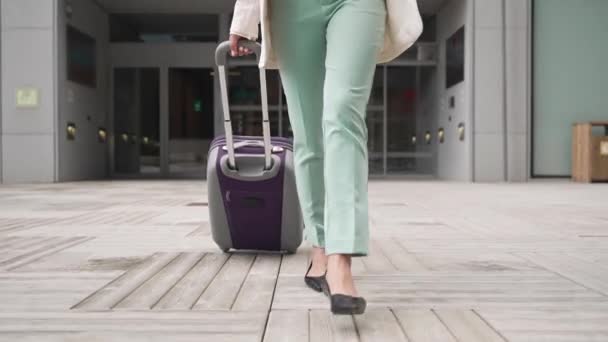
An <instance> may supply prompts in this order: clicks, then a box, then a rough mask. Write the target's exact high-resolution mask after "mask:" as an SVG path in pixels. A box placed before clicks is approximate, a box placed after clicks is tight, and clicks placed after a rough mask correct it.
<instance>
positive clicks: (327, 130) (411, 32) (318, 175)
mask: <svg viewBox="0 0 608 342" xmlns="http://www.w3.org/2000/svg"><path fill="white" fill-rule="evenodd" d="M387 13H388V15H387ZM260 17H261V18H262V21H261V29H262V54H261V56H260V67H265V68H270V69H272V68H278V69H279V73H280V76H281V81H282V83H283V88H284V90H285V95H286V98H287V105H288V107H289V119H290V123H291V126H292V130H293V137H294V164H295V175H296V186H297V191H298V197H299V200H300V205H301V207H302V213H303V217H304V224H305V227H306V229H305V236H306V239H307V240H308V241H309V242H310V243H311V244H312V246H313V249H312V255H311V264H310V265H309V267H308V271H307V273H306V275H305V276H304V279H305V282H306V284H307V285H308V286H310V287H311V288H313V289H314V290H316V291H324V292H325V293H326V294H328V295H329V297H330V303H331V311H332V312H333V313H335V314H360V313H363V312H364V311H365V307H366V302H365V299H364V298H362V297H359V296H358V295H357V290H356V288H355V285H354V282H353V278H352V273H351V258H352V257H357V256H365V255H367V253H368V239H369V229H368V221H369V220H368V200H367V178H368V151H367V126H366V123H365V114H366V106H367V102H368V100H369V95H370V91H371V86H372V81H373V76H374V71H375V69H376V63H378V62H380V63H383V62H387V61H390V60H392V59H393V58H395V57H397V56H398V55H400V54H401V53H402V52H403V51H405V50H406V49H407V48H409V47H410V46H411V45H412V44H413V43H414V41H415V40H416V39H417V38H418V36H419V35H420V33H421V32H422V21H421V19H420V14H419V13H418V7H417V4H416V0H272V1H271V0H237V2H236V5H235V8H234V16H233V21H232V25H231V27H230V41H231V43H232V44H231V46H232V48H231V49H232V51H231V54H232V55H233V56H237V55H239V56H241V55H245V54H249V53H250V51H249V50H248V49H246V48H243V47H239V46H238V41H239V40H240V39H243V38H245V39H250V40H256V39H257V36H258V24H259V23H260Z"/></svg>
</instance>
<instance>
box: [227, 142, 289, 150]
mask: <svg viewBox="0 0 608 342" xmlns="http://www.w3.org/2000/svg"><path fill="white" fill-rule="evenodd" d="M250 146H255V147H264V142H263V141H259V140H245V141H240V142H238V143H236V144H234V150H235V151H236V150H238V149H240V148H242V147H250ZM223 148H224V150H226V151H227V150H228V147H226V146H225V145H224V147H223ZM270 148H271V151H272V152H283V151H284V149H283V148H282V147H280V146H272V145H271V146H270Z"/></svg>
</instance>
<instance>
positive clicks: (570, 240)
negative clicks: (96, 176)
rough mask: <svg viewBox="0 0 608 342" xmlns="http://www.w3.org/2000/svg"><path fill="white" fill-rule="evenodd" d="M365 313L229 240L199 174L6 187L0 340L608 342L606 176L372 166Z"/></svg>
mask: <svg viewBox="0 0 608 342" xmlns="http://www.w3.org/2000/svg"><path fill="white" fill-rule="evenodd" d="M369 190H370V215H371V223H372V227H371V237H372V240H371V244H370V248H371V250H370V251H371V252H370V255H369V256H368V257H366V258H357V259H354V262H353V268H354V272H355V275H356V281H357V284H358V288H359V291H360V293H361V294H362V295H364V296H365V297H366V298H367V300H368V310H367V312H366V314H365V315H361V316H356V317H352V316H332V315H331V314H330V312H329V310H328V301H327V299H326V297H325V296H323V295H322V294H317V293H314V292H312V291H311V290H309V289H308V288H307V287H305V285H304V283H303V281H302V276H303V274H304V271H305V270H306V266H307V262H308V251H309V248H308V247H307V245H306V244H304V245H303V246H302V247H301V248H300V250H299V251H298V253H296V254H293V255H276V254H268V253H260V254H253V253H232V254H223V253H222V252H221V251H220V250H219V249H218V248H217V247H216V246H215V245H214V243H213V241H212V239H211V236H210V230H209V222H208V209H207V196H206V185H205V183H204V182H203V181H106V182H75V183H61V184H44V185H42V184H40V185H4V186H0V341H107V340H117V341H123V340H124V341H130V342H139V341H331V340H333V341H466V342H469V341H483V342H485V341H608V184H590V185H585V184H572V183H569V182H566V181H548V182H532V183H527V184H465V183H450V182H433V181H404V180H373V181H370V183H369Z"/></svg>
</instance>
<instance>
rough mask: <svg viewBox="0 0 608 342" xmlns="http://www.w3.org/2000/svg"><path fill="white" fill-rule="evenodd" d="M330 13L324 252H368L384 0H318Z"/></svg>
mask: <svg viewBox="0 0 608 342" xmlns="http://www.w3.org/2000/svg"><path fill="white" fill-rule="evenodd" d="M320 1H321V3H323V4H324V10H325V12H326V15H327V16H328V24H327V32H326V37H327V52H326V57H325V83H324V87H323V89H324V94H323V138H324V147H325V168H324V178H325V195H326V197H325V210H324V212H325V221H324V227H325V252H326V254H328V255H329V254H349V255H352V256H364V255H367V253H368V240H369V228H368V226H369V219H368V200H367V185H368V151H367V125H366V121H365V118H366V110H367V103H368V100H369V95H370V92H371V87H372V82H373V78H374V72H375V70H376V60H377V56H378V53H379V52H380V49H381V47H382V44H383V43H384V28H385V22H386V5H385V1H384V0H320Z"/></svg>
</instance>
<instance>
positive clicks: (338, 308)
mask: <svg viewBox="0 0 608 342" xmlns="http://www.w3.org/2000/svg"><path fill="white" fill-rule="evenodd" d="M325 283H326V285H327V286H326V287H325V291H324V293H325V294H326V295H327V296H328V297H329V300H330V303H331V312H332V313H333V314H334V315H360V314H362V313H364V312H365V308H366V307H367V302H366V301H365V298H363V297H353V296H349V295H345V294H341V293H336V294H332V293H331V289H330V288H329V282H328V281H327V280H325Z"/></svg>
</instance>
